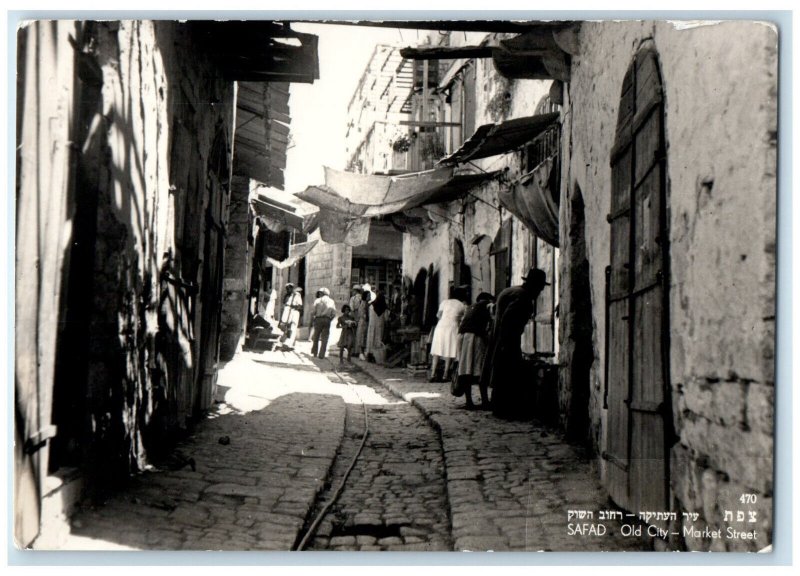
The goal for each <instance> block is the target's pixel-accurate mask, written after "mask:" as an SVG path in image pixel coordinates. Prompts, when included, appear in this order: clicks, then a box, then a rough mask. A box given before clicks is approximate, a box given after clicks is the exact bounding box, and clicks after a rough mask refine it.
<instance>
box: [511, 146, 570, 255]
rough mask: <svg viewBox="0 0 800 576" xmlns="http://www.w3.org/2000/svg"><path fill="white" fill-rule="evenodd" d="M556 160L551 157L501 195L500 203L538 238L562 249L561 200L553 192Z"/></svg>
mask: <svg viewBox="0 0 800 576" xmlns="http://www.w3.org/2000/svg"><path fill="white" fill-rule="evenodd" d="M554 165H555V162H554V159H553V158H548V159H547V160H545V161H544V162H542V163H541V164H539V165H538V166H537V167H536V168H534V169H533V170H532V171H531V172H528V173H527V174H525V175H524V176H523V177H522V178H520V179H519V180H517V181H516V182H515V183H514V184H513V185H512V186H510V187H509V188H507V189H506V188H504V187H501V189H500V191H499V192H498V198H499V200H500V204H501V205H502V206H503V207H504V208H506V209H507V210H508V211H509V212H511V213H512V214H513V215H514V216H516V217H517V218H519V219H520V220H521V221H522V223H523V224H525V226H527V227H528V229H530V230H531V232H533V233H534V234H536V236H538V237H539V238H541V239H542V240H544V241H545V242H547V243H548V244H551V245H552V246H555V247H556V248H557V247H558V203H557V202H556V200H555V198H557V197H558V191H556V194H555V197H554V194H553V192H552V186H553V183H554V181H555V180H556V179H555V178H552V176H554V175H555V171H554V169H553V168H554Z"/></svg>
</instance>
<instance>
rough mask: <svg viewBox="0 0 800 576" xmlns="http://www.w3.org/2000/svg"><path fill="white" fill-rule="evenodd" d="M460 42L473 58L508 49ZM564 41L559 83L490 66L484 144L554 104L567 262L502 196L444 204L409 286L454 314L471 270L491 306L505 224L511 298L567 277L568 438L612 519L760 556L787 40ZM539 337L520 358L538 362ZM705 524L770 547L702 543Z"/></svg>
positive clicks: (563, 282)
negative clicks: (549, 272)
mask: <svg viewBox="0 0 800 576" xmlns="http://www.w3.org/2000/svg"><path fill="white" fill-rule="evenodd" d="M565 26H566V24H565ZM550 33H551V32H550V30H549V29H544V28H543V29H541V30H537V31H535V32H533V35H534V37H535V38H537V39H540V40H541V39H547V38H546V35H549V34H550ZM451 36H452V38H453V40H454V41H455V42H454V44H452V45H457V44H467V45H472V46H475V45H478V44H479V43H480V42H481V41H482V40H484V39H487V41H488V44H489V45H497V44H498V39H499V38H501V37H500V36H497V35H485V34H484V35H481V36H479V37H478V38H474V37H472V38H470V37H467V35H464V34H456V35H451ZM555 36H556V38H557V40H558V46H559V48H558V49H557V50H556V49H554V51H556V52H557V56H558V57H559V58H561V60H560V61H562V62H566V64H567V67H566V69H564V70H561V72H562V73H561V74H556V73H553V74H552V78H555V80H552V79H549V80H548V79H547V78H541V79H511V80H508V79H505V78H503V77H502V76H501V75H500V74H499V73H498V71H497V69H498V65H497V64H496V63H495V64H493V61H492V59H491V58H490V57H485V58H478V59H474V60H473V61H472V63H471V64H470V65H471V66H474V68H475V79H474V86H475V95H474V99H475V102H476V112H475V114H476V121H475V124H476V125H478V126H479V125H481V124H485V123H490V122H497V121H498V120H503V119H509V118H517V117H521V116H528V115H532V114H534V113H536V112H537V110H536V107H537V104H538V103H539V102H541V101H542V99H543V98H544V97H545V96H549V97H550V98H551V99H552V98H557V99H558V100H559V102H558V103H559V104H560V105H561V106H560V126H561V148H560V155H561V171H560V203H559V227H560V230H559V238H558V240H559V245H558V248H553V247H551V246H549V245H546V243H542V242H541V239H534V240H533V241H532V240H531V232H529V231H528V230H526V229H525V227H524V226H523V225H522V222H521V221H520V220H519V219H518V218H517V217H516V216H514V215H510V214H508V212H506V211H505V210H503V209H501V208H500V206H499V203H498V201H497V191H498V190H500V189H501V187H502V186H504V185H506V184H505V182H507V180H504V179H503V178H500V179H498V180H494V181H492V182H490V183H488V184H485V185H484V186H483V187H481V188H476V189H473V190H471V191H469V195H467V196H465V197H464V198H462V199H461V200H457V201H454V202H450V203H449V204H447V205H443V206H437V207H436V212H437V213H438V214H439V217H438V222H435V223H433V224H431V225H430V226H429V227H428V229H426V230H425V232H424V234H422V235H421V236H420V235H417V236H415V235H412V234H408V233H407V234H405V235H404V245H403V271H404V275H406V276H408V277H410V279H412V280H413V279H414V278H415V275H417V274H419V273H420V272H421V271H422V270H429V271H430V270H433V271H434V272H438V280H437V281H438V292H439V299H441V298H443V297H445V296H444V295H445V294H446V290H447V289H448V288H449V286H451V285H453V284H455V283H458V281H457V280H456V278H457V277H458V276H459V275H460V274H463V268H460V266H461V264H460V262H458V261H457V260H459V259H462V258H463V264H464V265H466V266H467V267H468V268H469V274H470V276H471V286H472V293H473V296H474V295H475V294H476V293H477V291H480V290H484V289H486V288H487V287H489V288H492V289H491V290H489V291H490V292H496V290H497V289H498V288H500V287H501V286H502V282H500V283H498V282H497V274H498V270H501V271H502V266H500V265H499V264H498V260H497V257H496V256H495V255H494V254H492V255H491V257H490V258H489V261H488V264H487V263H486V261H485V258H486V256H485V253H486V251H487V249H488V250H489V251H490V252H493V251H494V250H493V248H492V245H493V243H494V242H496V241H497V240H498V232H499V231H501V230H502V227H503V224H504V222H505V221H506V220H510V227H511V233H510V238H511V240H510V254H511V255H510V265H509V269H510V276H509V283H510V284H519V281H520V277H521V275H522V274H523V272H524V270H525V269H526V268H527V267H528V266H529V265H531V264H533V263H537V264H538V265H540V267H541V263H542V262H546V263H547V264H548V265H550V262H554V274H553V280H552V281H553V283H554V284H555V291H554V294H553V301H552V303H553V306H554V314H553V319H552V322H553V324H552V330H553V332H552V333H553V337H554V340H555V342H554V343H553V347H552V349H553V352H554V353H555V354H556V358H557V361H558V365H559V377H558V399H557V400H558V410H559V413H560V414H559V421H560V425H561V426H562V427H563V428H564V429H565V431H566V432H567V434H568V436H570V437H571V438H572V439H573V440H575V441H577V442H581V443H583V444H586V445H588V446H589V447H591V448H592V450H593V451H594V453H595V454H596V455H597V463H598V471H599V474H600V477H601V479H602V481H603V483H604V485H605V487H606V489H607V490H608V493H609V495H610V497H611V499H612V501H614V502H615V503H616V504H617V505H618V506H620V507H622V508H623V509H625V510H628V511H631V512H633V513H634V514H636V515H638V514H639V513H643V514H646V513H647V512H653V513H654V515H653V517H652V518H653V519H652V520H651V523H653V524H660V525H664V526H668V527H669V528H670V529H671V530H670V532H672V533H673V535H672V536H670V537H669V539H668V540H669V542H666V541H663V540H660V541H659V540H658V539H657V543H656V546H657V547H660V548H667V547H669V548H672V549H682V548H683V549H688V550H757V549H760V548H763V547H764V546H766V545H767V544H769V543H770V541H771V532H772V491H773V477H772V470H773V433H774V422H773V411H774V386H775V377H774V350H775V240H776V200H777V190H776V158H777V148H776V144H777V33H776V30H775V28H774V27H773V26H771V25H769V24H768V23H754V22H722V23H716V24H698V23H669V22H583V23H580V25H574V24H571V25H570V26H568V27H565V29H564V31H563V32H558V33H556V34H555ZM437 37H439V38H440V37H441V35H439V34H433V35H432V38H437ZM548 41H549V42H550V44H553V42H552V39H549V40H548ZM430 43H431V42H429V43H428V44H430ZM553 46H555V44H553ZM495 61H497V53H496V52H495ZM533 61H534V60H531V59H529V60H527V62H533ZM440 62H442V61H440ZM451 62H452V61H451ZM501 63H502V62H501ZM448 64H450V63H449V62H447V61H444V62H443V65H448ZM460 65H463V63H460ZM501 67H502V66H501ZM522 68H523V67H522V65H521V67H520V69H522ZM554 69H555V68H554ZM522 75H523V76H524V75H525V74H522ZM498 92H500V94H501V95H502V96H501V95H498ZM498 102H503V105H502V106H499V105H498ZM498 110H500V111H502V114H500V115H498V114H497V112H498ZM468 136H469V135H466V137H468ZM462 142H463V140H462ZM457 144H458V142H457ZM448 152H450V150H448ZM522 163H524V156H523V155H522V154H520V152H518V151H509V153H507V154H504V155H499V156H494V157H491V158H486V159H485V160H477V161H475V162H473V163H472V164H473V166H476V167H478V168H479V169H480V170H484V171H487V172H488V171H492V170H498V169H500V170H504V171H505V174H506V176H507V177H508V178H510V179H513V178H514V177H515V176H516V175H518V174H520V173H521V171H522ZM506 226H508V225H506ZM501 244H502V246H505V243H501ZM482 246H483V249H482ZM534 253H536V254H537V258H535V257H534ZM481 258H484V263H481ZM548 258H550V260H548ZM504 265H505V264H503V266H504ZM487 276H488V281H487ZM537 304H538V303H537ZM537 307H538V306H537ZM537 320H539V317H538V314H537V317H536V319H533V320H532V322H531V324H530V325H529V327H530V330H529V331H528V332H527V333H526V336H525V338H523V342H522V346H523V350H525V349H526V347H528V349H529V350H531V349H533V350H535V349H536V346H535V345H534V346H532V347H531V345H530V343H531V342H536V339H535V337H534V336H533V335H532V334H531V331H534V332H535V331H537V330H539V328H537ZM526 340H527V342H526ZM540 341H541V340H540ZM742 495H746V496H744V498H745V500H740V498H741V497H742ZM745 501H746V503H745ZM656 512H662V513H663V514H666V515H665V516H662V517H659V518H660V520H655V518H656V516H655V513H656ZM742 518H744V519H745V520H744V521H742ZM706 525H708V526H710V527H714V528H720V529H722V532H723V534H727V533H728V532H727V530H728V529H731V530H738V531H752V530H755V531H757V532H758V534H759V535H760V536H759V538H758V540H757V541H755V540H752V539H751V540H747V539H744V540H743V539H737V538H727V537H722V538H718V539H711V538H707V537H703V536H702V535H701V534H699V533H696V532H693V531H692V530H691V527H692V526H700V527H703V526H706Z"/></svg>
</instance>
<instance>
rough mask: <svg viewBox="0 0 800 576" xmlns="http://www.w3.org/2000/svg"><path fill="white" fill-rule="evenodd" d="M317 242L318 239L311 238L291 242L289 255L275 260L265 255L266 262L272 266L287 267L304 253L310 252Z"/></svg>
mask: <svg viewBox="0 0 800 576" xmlns="http://www.w3.org/2000/svg"><path fill="white" fill-rule="evenodd" d="M318 243H319V240H312V241H310V242H301V243H300V244H292V245H291V246H289V256H288V257H287V258H286V260H281V261H278V260H275V259H274V258H269V257H267V262H269V263H270V264H271V265H272V266H273V267H275V268H279V269H283V268H289V267H290V266H292V265H294V264H295V263H296V262H297V261H298V260H300V259H301V258H303V257H304V256H305V255H306V254H308V253H309V252H311V250H313V249H314V246H316V245H317V244H318Z"/></svg>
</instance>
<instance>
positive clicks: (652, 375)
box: [604, 49, 671, 510]
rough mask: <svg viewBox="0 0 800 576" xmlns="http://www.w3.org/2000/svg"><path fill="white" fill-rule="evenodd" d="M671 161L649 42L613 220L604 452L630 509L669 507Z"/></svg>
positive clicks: (634, 91) (627, 123) (634, 80)
mask: <svg viewBox="0 0 800 576" xmlns="http://www.w3.org/2000/svg"><path fill="white" fill-rule="evenodd" d="M665 166H666V157H665V146H664V107H663V101H662V85H661V79H660V75H659V71H658V61H657V57H656V54H655V52H654V51H653V50H651V49H644V50H642V51H640V52H639V53H638V54H637V56H636V58H635V61H634V63H633V64H632V65H631V68H630V69H629V70H628V73H627V74H626V76H625V79H624V81H623V88H622V98H621V103H620V111H619V116H618V122H617V135H616V140H615V144H614V148H613V150H612V157H611V177H612V193H611V213H610V215H609V217H608V221H609V223H610V225H611V230H610V234H611V263H610V266H609V267H608V270H607V284H606V339H607V348H606V406H607V408H608V427H609V429H608V442H607V446H606V451H605V453H604V456H605V457H606V459H607V460H608V462H609V466H608V475H607V487H608V491H609V494H610V495H611V497H612V498H613V499H614V500H615V501H616V502H617V503H618V504H619V505H621V506H623V507H625V508H627V509H629V510H662V509H666V506H667V476H668V474H667V473H668V461H667V454H668V450H667V446H666V434H665V429H666V426H665V422H666V419H667V418H668V417H669V414H670V413H671V410H670V409H669V407H668V395H667V385H668V377H667V366H666V364H667V363H666V358H667V348H668V336H667V334H668V326H667V322H666V318H667V306H666V284H665V276H666V273H665V263H666V262H667V254H666V249H667V247H666V241H665V239H666V219H665V205H666V180H665Z"/></svg>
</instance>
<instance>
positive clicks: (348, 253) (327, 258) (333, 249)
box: [303, 232, 353, 326]
mask: <svg viewBox="0 0 800 576" xmlns="http://www.w3.org/2000/svg"><path fill="white" fill-rule="evenodd" d="M316 239H319V232H315V233H314V234H313V235H312V236H311V237H309V240H316ZM352 259H353V248H352V247H351V246H348V245H347V244H328V243H327V242H325V241H323V240H321V239H320V240H319V243H318V244H317V245H316V246H315V247H314V249H313V250H312V251H311V252H309V254H308V256H306V286H305V290H306V297H305V309H304V310H303V319H304V321H303V324H304V325H306V326H310V325H311V317H312V316H313V308H312V304H313V303H314V295H315V294H316V292H317V290H318V289H319V288H321V287H323V286H324V287H326V288H327V289H328V290H330V291H331V298H333V300H334V302H336V310H337V313H338V311H339V310H340V309H341V307H342V304H344V303H345V302H347V301H348V300H350V269H351V264H352Z"/></svg>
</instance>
